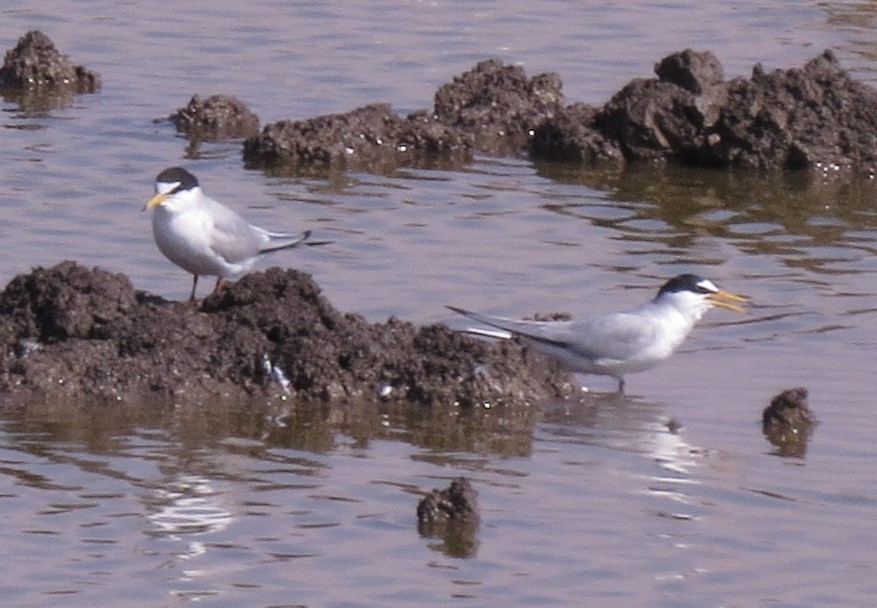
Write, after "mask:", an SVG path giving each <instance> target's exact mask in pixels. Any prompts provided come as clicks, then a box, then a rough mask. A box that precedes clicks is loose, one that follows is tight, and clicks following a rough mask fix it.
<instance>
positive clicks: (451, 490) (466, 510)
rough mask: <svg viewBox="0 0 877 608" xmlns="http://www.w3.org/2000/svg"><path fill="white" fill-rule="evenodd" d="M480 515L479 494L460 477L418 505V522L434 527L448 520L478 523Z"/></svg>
mask: <svg viewBox="0 0 877 608" xmlns="http://www.w3.org/2000/svg"><path fill="white" fill-rule="evenodd" d="M480 517H481V516H480V515H479V513H478V492H476V491H475V488H473V487H472V484H471V483H469V480H468V479H466V478H465V477H458V478H457V479H454V480H453V481H452V482H451V485H450V486H448V487H447V488H445V489H443V490H439V489H434V490H433V491H432V492H430V493H429V494H427V495H426V496H424V497H423V499H421V501H420V502H419V503H418V504H417V522H418V523H419V524H421V525H426V526H432V525H435V524H436V523H438V522H447V521H448V520H455V521H467V522H470V523H476V522H478V521H479V519H480Z"/></svg>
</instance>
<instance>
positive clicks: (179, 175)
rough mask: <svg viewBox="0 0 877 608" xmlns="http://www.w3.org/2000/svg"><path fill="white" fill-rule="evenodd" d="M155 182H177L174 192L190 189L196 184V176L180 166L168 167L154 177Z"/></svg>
mask: <svg viewBox="0 0 877 608" xmlns="http://www.w3.org/2000/svg"><path fill="white" fill-rule="evenodd" d="M155 181H156V183H159V182H160V183H162V184H179V186H177V187H176V188H174V192H179V191H180V190H190V189H192V188H194V187H196V186H197V185H198V178H197V177H195V176H194V175H192V174H191V173H189V172H188V171H186V170H185V169H183V168H182V167H169V168H167V169H165V170H164V171H162V172H161V173H159V174H158V175H157V176H156V177H155Z"/></svg>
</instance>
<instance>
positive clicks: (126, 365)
mask: <svg viewBox="0 0 877 608" xmlns="http://www.w3.org/2000/svg"><path fill="white" fill-rule="evenodd" d="M0 343H2V344H3V345H4V348H3V349H2V351H0V395H2V397H0V399H2V401H3V402H4V403H12V402H22V401H28V400H46V399H49V400H58V399H75V400H86V401H124V402H131V403H159V402H165V403H177V404H179V403H203V402H209V401H212V400H217V399H234V400H240V399H253V398H256V399H284V400H288V401H293V402H323V403H329V404H339V403H346V402H351V401H354V400H360V401H361V400H371V401H378V400H381V401H398V402H403V403H420V404H426V405H436V406H442V405H444V406H454V407H456V406H463V407H467V406H475V405H486V404H490V405H496V404H503V403H507V404H517V405H527V404H529V403H531V402H532V401H534V400H538V399H541V398H545V397H549V396H554V395H558V394H562V392H563V391H564V390H565V385H566V378H565V376H564V375H563V374H561V373H559V372H558V371H557V369H556V368H555V367H554V366H553V365H551V364H550V363H547V362H545V361H543V360H541V359H538V358H537V359H534V360H530V358H529V357H528V355H527V354H526V352H525V351H524V350H523V349H522V348H521V347H520V346H518V345H517V344H514V343H508V342H502V343H498V344H489V343H487V342H484V341H480V340H476V339H472V338H469V337H466V336H464V335H461V334H459V333H456V332H453V331H451V330H450V329H448V328H447V327H445V326H444V325H430V326H427V327H421V328H417V327H414V326H413V325H411V324H410V323H406V322H404V321H399V320H397V319H389V320H388V321H386V322H385V323H378V324H369V323H367V322H366V321H365V320H364V319H363V318H362V317H360V316H358V315H355V314H345V313H342V312H339V311H338V310H336V309H335V308H333V307H332V305H331V304H330V303H329V302H328V301H327V300H326V299H325V298H324V297H323V296H322V295H321V294H320V289H319V287H318V286H317V285H316V283H314V281H313V280H312V279H311V278H310V277H309V276H308V275H306V274H303V273H300V272H297V271H294V270H280V269H277V268H272V269H269V270H268V271H266V272H258V273H253V274H251V275H248V276H246V277H244V278H243V279H241V280H240V281H237V282H236V283H233V284H230V285H228V286H227V289H223V290H221V291H220V292H219V293H217V294H215V295H213V296H210V297H208V298H207V299H205V300H204V301H203V303H202V305H201V306H200V307H197V306H192V305H189V304H183V303H178V302H168V301H165V300H163V299H161V298H159V297H156V296H152V295H149V294H147V293H144V292H142V291H136V290H134V288H133V287H132V285H131V283H130V281H129V280H128V279H127V277H125V276H124V275H119V274H112V273H109V272H106V271H103V270H99V269H86V268H84V267H82V266H79V265H78V264H75V263H74V262H64V263H61V264H59V265H57V266H54V267H52V268H48V269H42V268H38V269H36V270H34V271H33V272H31V273H30V274H26V275H21V276H18V277H16V278H15V279H13V280H12V281H11V282H10V283H9V285H8V286H7V287H6V289H5V290H4V291H3V292H2V293H0Z"/></svg>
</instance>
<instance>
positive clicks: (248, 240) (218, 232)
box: [209, 200, 264, 263]
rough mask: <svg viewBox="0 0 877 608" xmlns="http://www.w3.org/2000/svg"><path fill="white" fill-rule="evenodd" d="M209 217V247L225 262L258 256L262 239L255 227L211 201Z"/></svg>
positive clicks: (240, 260)
mask: <svg viewBox="0 0 877 608" xmlns="http://www.w3.org/2000/svg"><path fill="white" fill-rule="evenodd" d="M209 210H210V215H211V217H212V218H213V230H212V231H211V235H210V246H211V248H212V249H213V251H215V252H216V253H218V254H219V255H221V256H222V257H223V258H224V259H225V260H226V261H228V262H231V263H237V262H242V261H244V260H248V259H250V258H252V257H255V256H256V255H258V254H259V248H260V245H261V240H262V238H264V237H261V235H260V234H259V232H258V229H257V228H256V227H255V226H251V225H250V224H249V223H248V222H247V220H245V219H244V218H243V217H241V216H240V215H238V214H237V213H235V212H234V211H232V210H231V209H229V208H228V207H226V206H224V205H221V204H219V203H217V202H216V201H213V200H211V201H210V205H209Z"/></svg>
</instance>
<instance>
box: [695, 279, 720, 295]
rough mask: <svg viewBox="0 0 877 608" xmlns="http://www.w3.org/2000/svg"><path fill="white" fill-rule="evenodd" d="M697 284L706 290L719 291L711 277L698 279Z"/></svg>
mask: <svg viewBox="0 0 877 608" xmlns="http://www.w3.org/2000/svg"><path fill="white" fill-rule="evenodd" d="M697 286H698V287H700V288H701V289H704V290H706V291H709V292H712V293H717V292H718V291H719V288H718V287H716V286H715V285H713V282H712V281H710V280H709V279H704V280H703V281H698V283H697Z"/></svg>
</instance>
